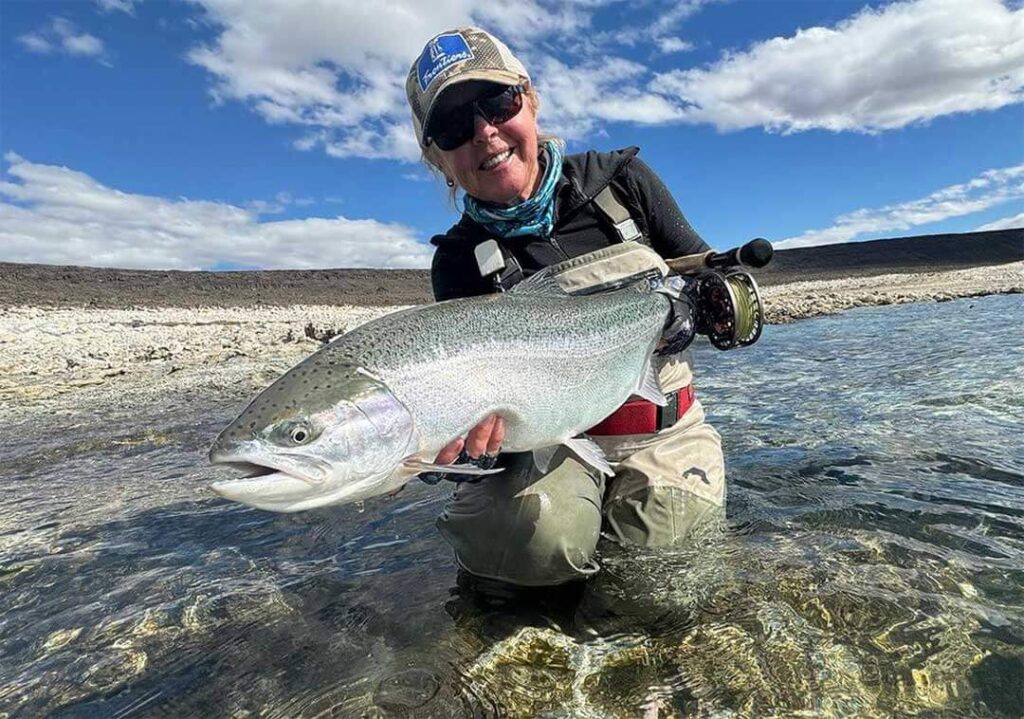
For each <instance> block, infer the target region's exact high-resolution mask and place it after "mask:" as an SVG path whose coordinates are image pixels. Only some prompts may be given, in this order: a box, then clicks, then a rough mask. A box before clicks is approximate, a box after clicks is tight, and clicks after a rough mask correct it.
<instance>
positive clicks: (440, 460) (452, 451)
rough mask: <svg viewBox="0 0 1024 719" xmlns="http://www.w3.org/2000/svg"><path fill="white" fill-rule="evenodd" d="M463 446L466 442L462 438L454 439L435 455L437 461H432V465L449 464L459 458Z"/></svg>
mask: <svg viewBox="0 0 1024 719" xmlns="http://www.w3.org/2000/svg"><path fill="white" fill-rule="evenodd" d="M465 444H466V440H464V439H463V438H462V437H456V438H455V439H453V440H452V441H451V442H449V443H448V444H447V445H445V447H444V449H442V450H441V451H440V452H438V453H437V459H435V460H434V464H451V463H452V462H454V461H455V458H456V457H458V456H459V453H460V452H461V451H462V448H463V447H464V446H465Z"/></svg>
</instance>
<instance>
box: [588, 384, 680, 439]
mask: <svg viewBox="0 0 1024 719" xmlns="http://www.w3.org/2000/svg"><path fill="white" fill-rule="evenodd" d="M695 397H696V394H695V393H694V391H693V385H692V384H688V385H686V386H685V387H683V388H682V389H681V390H679V391H677V392H672V393H670V394H668V395H666V396H665V399H667V400H668V404H667V405H665V406H664V407H659V406H658V405H656V404H654V403H653V402H648V401H647V400H645V399H634V400H630V401H629V402H626V404H624V405H622V406H621V407H619V408H618V409H617V410H615V411H614V412H612V413H611V414H610V415H609V416H608V417H607V418H605V419H604V420H602V421H601V422H599V423H598V424H596V425H594V426H593V427H591V428H590V429H588V430H587V431H586V434H592V435H596V436H599V437H607V436H618V435H622V434H653V433H655V432H657V431H658V430H662V429H665V428H666V427H671V426H672V425H674V424H675V423H676V422H677V421H678V420H679V419H681V418H682V416H683V415H684V414H686V412H687V410H689V409H690V407H691V406H692V405H693V401H694V398H695Z"/></svg>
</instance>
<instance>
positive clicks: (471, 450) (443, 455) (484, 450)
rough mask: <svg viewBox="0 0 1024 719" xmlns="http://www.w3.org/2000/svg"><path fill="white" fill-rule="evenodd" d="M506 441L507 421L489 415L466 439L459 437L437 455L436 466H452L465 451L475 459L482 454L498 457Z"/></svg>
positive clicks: (470, 431)
mask: <svg viewBox="0 0 1024 719" xmlns="http://www.w3.org/2000/svg"><path fill="white" fill-rule="evenodd" d="M504 440H505V420H504V419H502V418H501V417H499V416H497V415H493V414H492V415H488V416H487V417H485V418H484V419H483V420H482V421H481V422H480V423H479V424H477V425H476V426H475V427H473V429H471V430H469V433H468V434H467V435H466V438H465V439H463V438H462V437H458V438H456V439H453V440H452V441H451V442H449V443H448V444H447V445H446V446H445V447H444V449H442V450H441V451H440V452H438V454H437V458H436V459H435V460H434V464H451V463H452V462H454V461H455V460H456V459H457V458H458V456H459V453H461V452H462V450H463V449H465V450H466V454H468V455H469V456H470V457H472V458H473V459H477V458H479V457H480V455H482V454H489V455H492V456H493V455H496V454H497V453H498V452H500V451H501V443H502V442H503V441H504Z"/></svg>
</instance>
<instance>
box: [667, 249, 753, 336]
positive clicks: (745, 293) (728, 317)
mask: <svg viewBox="0 0 1024 719" xmlns="http://www.w3.org/2000/svg"><path fill="white" fill-rule="evenodd" d="M772 253H773V250H772V246H771V243H769V242H768V241H767V240H763V239H760V238H759V239H756V240H752V241H751V242H748V243H747V244H745V245H743V246H742V247H738V248H736V249H734V250H729V251H728V252H722V253H715V252H706V253H702V254H699V255H689V256H687V257H679V258H676V259H673V260H667V261H666V264H667V265H668V266H669V268H670V269H672V270H675V271H676V272H678V273H679V274H678V275H676V276H670V277H668V278H667V279H666V281H665V285H666V287H667V288H668V289H669V290H670V293H671V294H674V295H675V296H676V300H675V302H679V301H684V302H685V303H686V304H687V305H688V309H689V312H688V313H682V312H674V317H673V318H672V319H671V320H670V322H669V328H668V331H667V332H666V335H667V336H669V340H668V344H667V345H666V347H663V348H662V349H661V350H660V351H659V353H660V354H672V353H673V352H677V351H679V350H680V349H682V348H685V346H686V345H689V344H690V342H691V341H693V337H694V335H696V334H702V335H707V337H708V339H709V340H710V341H711V344H713V345H714V346H715V347H717V348H718V349H720V350H729V349H733V348H736V347H746V346H748V345H752V344H754V342H756V341H757V340H758V338H759V337H760V336H761V331H762V329H763V328H764V304H763V303H762V302H761V293H760V291H759V290H758V287H757V282H755V281H754V278H753V277H752V276H751V275H750V273H749V272H746V271H745V270H744V269H743V268H744V267H753V268H756V267H764V266H765V265H767V264H768V262H770V261H771V258H772ZM683 298H685V300H684V299H683ZM687 314H688V316H686V315H687Z"/></svg>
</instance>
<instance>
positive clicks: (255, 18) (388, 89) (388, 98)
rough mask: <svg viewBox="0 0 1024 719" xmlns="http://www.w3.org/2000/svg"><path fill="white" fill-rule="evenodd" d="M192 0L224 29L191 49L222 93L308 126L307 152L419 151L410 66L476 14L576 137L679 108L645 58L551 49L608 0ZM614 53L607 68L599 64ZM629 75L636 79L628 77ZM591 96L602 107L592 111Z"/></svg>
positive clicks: (276, 119) (277, 118)
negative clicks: (588, 56) (654, 83)
mask: <svg viewBox="0 0 1024 719" xmlns="http://www.w3.org/2000/svg"><path fill="white" fill-rule="evenodd" d="M193 1H194V2H195V3H197V4H199V5H201V6H202V7H203V8H204V10H205V13H206V19H207V20H208V21H209V22H210V23H212V24H213V25H214V26H215V27H216V28H218V29H219V31H220V34H219V35H218V36H217V38H216V39H215V41H214V42H212V43H211V44H208V45H206V46H203V47H197V48H195V49H193V51H192V52H191V53H190V54H189V58H190V59H191V61H192V62H194V63H195V64H197V65H200V66H201V67H203V68H205V69H206V70H207V71H209V72H210V73H211V75H212V76H213V77H214V78H215V83H214V86H213V90H212V91H213V93H214V97H215V98H216V99H217V100H218V101H227V100H239V101H243V102H246V103H248V104H249V105H250V107H252V109H253V110H254V111H255V112H257V113H258V114H259V115H260V116H262V117H263V118H264V119H265V120H266V121H267V122H270V123H274V124H290V125H296V126H301V127H305V128H308V131H307V132H305V133H303V135H302V137H301V138H299V139H297V140H296V141H295V146H296V147H297V148H299V149H302V150H310V149H313V148H317V147H319V148H323V150H324V151H326V152H327V153H328V154H330V155H332V156H336V157H352V156H356V157H369V158H392V159H400V160H406V161H415V160H418V159H419V154H420V153H419V148H418V146H417V144H416V140H415V138H414V136H413V134H412V127H411V123H410V120H409V109H408V106H407V105H406V100H405V78H406V73H407V72H408V69H409V65H410V64H411V63H412V60H413V58H415V57H416V55H417V54H418V53H419V52H420V50H422V48H423V45H424V43H425V42H426V41H427V40H429V39H430V37H431V36H432V35H433V34H434V33H436V32H438V31H440V30H443V29H447V28H451V27H456V26H459V25H467V24H468V25H480V26H483V27H486V28H488V29H489V30H492V31H493V32H495V33H496V34H497V35H499V36H500V37H502V38H503V39H505V40H506V41H507V42H508V43H509V44H510V45H511V46H512V47H513V49H514V50H515V51H516V52H518V53H521V54H522V55H523V56H524V57H525V58H526V59H527V62H528V65H529V66H530V68H531V73H532V74H534V77H535V79H536V80H538V82H539V85H540V86H541V87H542V88H545V97H544V104H545V107H546V108H547V109H546V110H545V116H546V117H547V118H549V119H550V120H551V121H552V123H553V125H555V126H557V129H566V130H567V131H568V134H569V135H570V136H578V135H579V134H580V133H582V132H586V131H589V130H590V129H591V128H593V127H594V125H595V123H597V122H600V121H601V120H604V119H612V120H626V121H639V122H664V121H666V120H669V119H674V118H676V117H677V116H678V115H679V111H678V109H677V108H675V107H674V106H673V105H672V104H671V102H670V101H668V100H666V99H664V98H661V97H658V96H656V95H654V94H653V93H650V92H648V91H645V90H643V89H642V88H641V87H640V85H641V83H640V82H639V81H640V80H642V79H643V76H644V74H645V73H646V70H645V68H643V66H640V65H636V66H635V67H633V65H634V64H631V63H630V62H629V61H627V60H623V59H620V58H615V57H611V58H607V59H606V58H604V57H602V58H601V59H600V61H598V60H590V61H586V62H584V63H583V64H581V65H580V66H579V67H577V68H573V69H572V70H570V69H569V67H568V66H567V65H566V64H565V63H563V62H560V61H559V60H557V59H555V58H554V56H553V55H552V54H551V53H550V52H548V50H545V49H543V48H546V47H549V46H551V47H554V46H564V45H566V44H570V43H571V42H575V40H576V38H577V37H579V36H583V37H586V36H587V29H588V27H589V24H590V21H591V16H592V14H593V12H595V11H596V10H597V9H598V8H599V7H600V6H602V5H605V4H608V3H605V2H576V3H568V4H566V3H558V2H555V1H554V0H524V1H521V2H494V1H491V0H488V1H487V2H485V1H484V0H439V1H438V2H435V3H431V4H429V5H427V4H425V3H421V2H418V1H417V0H401V1H398V2H393V3H388V4H385V5H373V6H372V7H371V6H368V5H367V4H366V3H364V2H357V1H356V0H335V1H334V2H323V1H322V0H248V1H247V2H245V3H239V2H232V1H230V0H193ZM702 3H703V0H693V1H691V2H688V3H683V4H682V5H680V6H679V7H680V9H673V10H671V12H668V13H667V16H666V19H665V20H664V21H663V22H662V23H661V24H663V25H664V27H665V28H669V27H670V26H672V25H674V24H676V23H678V22H679V21H680V20H681V19H682V18H683V17H685V16H686V15H688V14H690V13H692V12H694V11H695V9H696V8H698V7H699V6H700V5H701V4H702ZM660 26H661V25H659V27H660ZM547 41H551V42H547ZM676 46H678V43H676ZM605 62H607V66H608V69H609V71H608V72H607V73H604V72H602V71H601V70H602V65H603V64H604V63H605ZM544 68H548V69H550V75H548V74H547V73H546V70H545V69H544ZM626 68H628V69H626ZM566 73H569V74H570V75H574V77H570V78H566V77H565V74H566ZM627 78H628V80H630V81H631V82H632V84H627V85H625V86H622V87H620V86H619V85H618V83H619V82H621V81H622V80H623V79H627ZM581 94H585V95H586V96H587V97H588V98H589V99H592V100H596V101H597V102H598V105H599V106H598V107H596V108H593V109H592V112H590V113H588V112H587V110H586V107H585V105H584V104H583V103H581V102H580V101H579V96H580V95H581Z"/></svg>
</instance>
